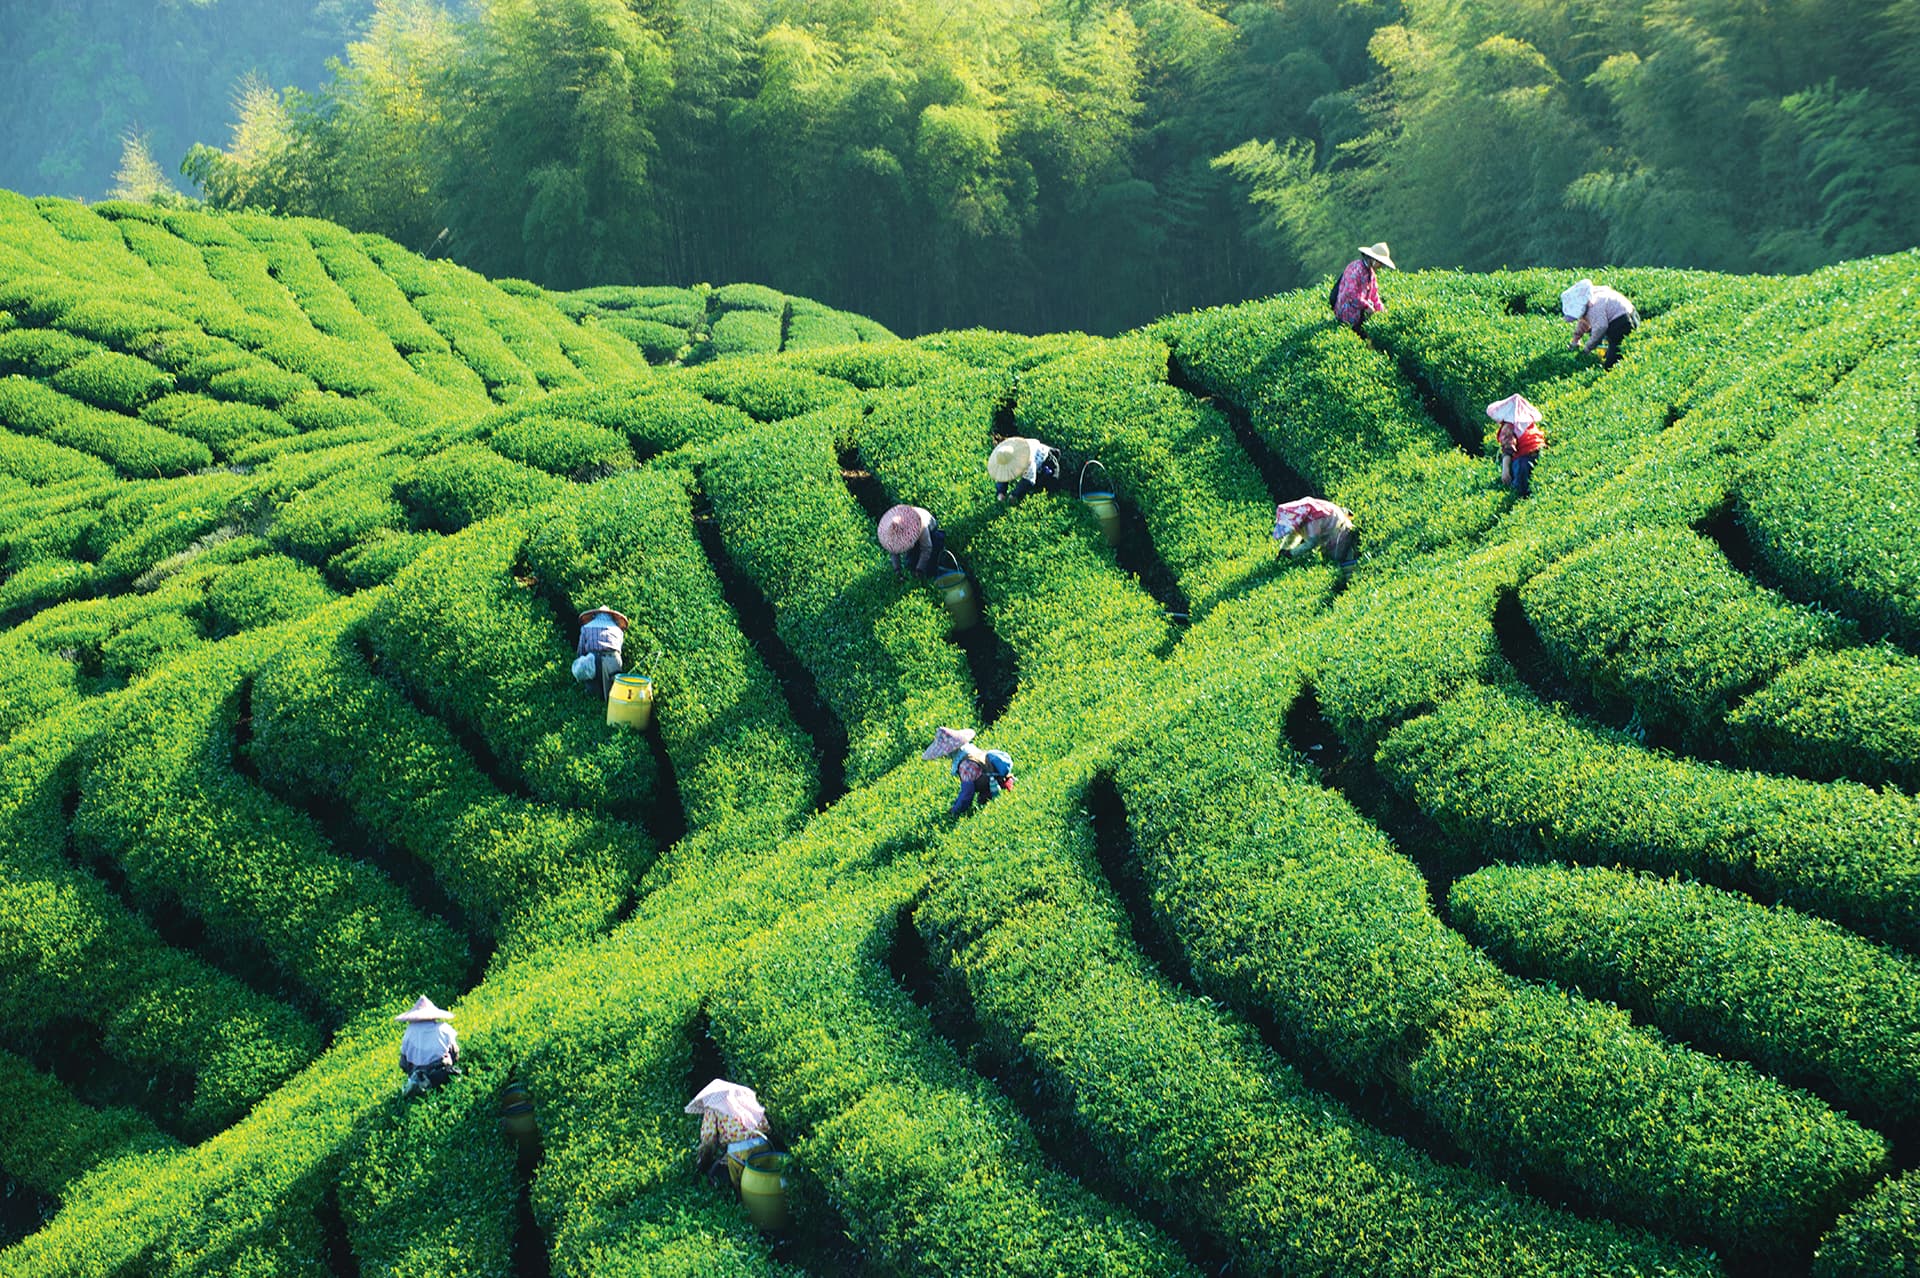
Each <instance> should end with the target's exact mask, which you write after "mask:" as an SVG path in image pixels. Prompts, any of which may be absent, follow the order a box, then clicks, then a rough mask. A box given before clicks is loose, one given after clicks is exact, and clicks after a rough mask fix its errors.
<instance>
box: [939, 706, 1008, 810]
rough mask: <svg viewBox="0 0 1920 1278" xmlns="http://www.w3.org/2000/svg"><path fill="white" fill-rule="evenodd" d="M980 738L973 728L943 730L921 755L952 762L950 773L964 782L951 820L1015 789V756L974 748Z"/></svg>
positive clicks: (999, 751) (1003, 751)
mask: <svg viewBox="0 0 1920 1278" xmlns="http://www.w3.org/2000/svg"><path fill="white" fill-rule="evenodd" d="M976 735H977V734H976V733H975V732H974V730H973V729H972V728H941V729H939V730H938V731H936V732H935V733H934V734H933V744H932V745H930V746H928V747H927V748H926V749H925V750H924V751H922V752H921V755H920V757H921V758H922V759H926V760H928V761H932V760H934V759H946V758H951V759H952V760H953V764H952V767H951V768H950V769H949V771H951V772H952V774H953V775H954V776H956V777H958V778H959V779H960V793H959V794H958V795H957V796H955V798H954V800H953V806H951V807H949V808H948V809H947V815H948V816H956V817H957V816H960V815H962V814H963V813H965V812H966V810H967V808H968V807H969V806H970V805H972V804H973V803H974V802H976V801H977V802H979V803H982V804H985V803H986V802H988V801H989V800H991V799H994V798H997V797H998V796H999V794H1000V792H1001V791H1002V790H1011V789H1013V782H1014V776H1013V756H1012V755H1010V754H1008V753H1007V752H1006V751H1005V750H983V749H981V748H980V747H978V746H976V745H974V744H973V738H974V737H975V736H976Z"/></svg>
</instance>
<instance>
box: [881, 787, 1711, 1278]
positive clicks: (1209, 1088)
mask: <svg viewBox="0 0 1920 1278" xmlns="http://www.w3.org/2000/svg"><path fill="white" fill-rule="evenodd" d="M1034 797H1036V796H1033V795H1030V794H1029V793H1027V792H1026V791H1024V790H1023V791H1022V793H1021V803H1020V806H1019V807H1017V808H1016V806H1015V805H1013V804H995V805H990V806H989V807H987V808H986V809H985V810H984V811H982V812H981V813H979V814H978V815H976V816H975V817H973V818H972V819H971V822H972V823H971V825H970V826H969V828H968V829H967V831H966V832H965V834H966V837H964V838H961V837H958V836H956V837H955V838H954V839H952V840H949V844H948V847H947V848H946V849H945V852H944V854H943V856H942V857H941V861H940V866H941V870H940V874H939V876H938V877H937V878H936V880H935V883H934V887H933V892H932V895H931V896H930V897H929V899H928V901H927V903H926V905H924V906H922V907H921V909H920V910H919V911H918V912H917V914H916V916H915V918H916V922H917V924H918V925H919V927H920V928H921V930H922V932H923V933H924V934H925V935H926V937H927V940H928V943H929V947H930V948H931V949H933V950H934V952H935V953H936V954H937V955H939V956H941V957H942V959H943V960H944V961H945V962H946V963H948V964H949V965H951V966H952V967H953V968H954V970H955V971H956V972H957V973H958V974H959V976H960V977H961V978H962V980H963V981H964V982H965V988H966V990H967V993H968V995H969V997H970V999H971V1002H972V1006H973V1010H974V1013H975V1015H976V1016H977V1017H978V1020H979V1023H980V1027H981V1031H982V1033H983V1036H984V1038H985V1040H986V1041H987V1042H988V1043H989V1044H990V1045H992V1046H993V1048H994V1050H996V1051H998V1052H1000V1053H1002V1054H1004V1055H1005V1056H1006V1057H1007V1058H1008V1059H1012V1060H1017V1061H1021V1062H1024V1063H1025V1065H1026V1066H1027V1068H1029V1069H1031V1070H1032V1071H1033V1073H1034V1075H1035V1076H1036V1078H1037V1080H1038V1083H1039V1090H1040V1097H1041V1099H1042V1100H1043V1101H1044V1102H1045V1103H1046V1104H1047V1105H1048V1107H1049V1108H1050V1109H1051V1110H1052V1111H1053V1112H1055V1113H1058V1114H1061V1115H1063V1116H1066V1117H1067V1118H1068V1119H1069V1120H1070V1122H1071V1126H1072V1130H1073V1131H1074V1132H1075V1133H1076V1134H1077V1136H1078V1138H1079V1139H1080V1140H1082V1141H1084V1142H1085V1143H1086V1147H1087V1148H1088V1150H1089V1152H1090V1154H1091V1155H1092V1156H1094V1157H1098V1158H1100V1159H1102V1160H1104V1161H1105V1163H1106V1165H1107V1167H1108V1169H1109V1172H1110V1174H1112V1175H1113V1176H1114V1177H1116V1178H1117V1179H1118V1180H1119V1181H1120V1183H1121V1184H1122V1185H1124V1186H1125V1187H1126V1188H1127V1190H1128V1191H1129V1192H1131V1193H1133V1194H1136V1195H1138V1196H1139V1198H1140V1200H1141V1201H1142V1202H1145V1203H1150V1204H1152V1205H1153V1207H1154V1208H1155V1209H1156V1211H1158V1212H1159V1213H1161V1214H1162V1215H1163V1216H1164V1217H1165V1218H1166V1219H1167V1220H1168V1222H1169V1224H1170V1225H1171V1226H1172V1227H1174V1228H1175V1229H1177V1230H1178V1231H1179V1232H1181V1233H1186V1234H1192V1235H1197V1236H1203V1237H1208V1238H1211V1239H1213V1240H1214V1241H1215V1242H1216V1243H1217V1244H1218V1245H1219V1246H1220V1247H1222V1248H1223V1249H1224V1250H1225V1251H1226V1252H1227V1254H1228V1255H1229V1256H1230V1257H1231V1258H1232V1259H1233V1260H1234V1261H1235V1262H1236V1264H1238V1265H1241V1266H1244V1267H1246V1268H1247V1269H1248V1270H1250V1271H1266V1270H1280V1271H1299V1272H1352V1273H1376V1274H1383V1275H1386V1274H1407V1275H1441V1274H1463V1275H1464V1274H1475V1275H1479V1274H1487V1273H1500V1274H1508V1275H1523V1274H1539V1275H1542V1276H1543V1278H1544V1276H1545V1275H1554V1276H1555V1278H1566V1276H1567V1275H1575V1274H1594V1275H1600V1274H1608V1275H1622V1274H1632V1273H1648V1274H1654V1273H1658V1274H1672V1275H1677V1274H1684V1273H1699V1274H1706V1273H1712V1272H1716V1268H1715V1266H1714V1265H1713V1264H1712V1262H1711V1261H1710V1260H1709V1259H1708V1258H1706V1257H1704V1256H1701V1255H1697V1254H1689V1253H1687V1252H1685V1251H1682V1250H1680V1249H1678V1248H1675V1247H1673V1246H1671V1245H1669V1244H1663V1243H1658V1242H1655V1241H1654V1240H1652V1239H1649V1238H1646V1237H1644V1236H1641V1235H1636V1234H1632V1233H1627V1232H1623V1231H1619V1230H1616V1229H1613V1228H1610V1227H1608V1226H1605V1225H1601V1224H1595V1223H1590V1222H1584V1221H1578V1220H1574V1219H1572V1218H1570V1217H1566V1216H1561V1215H1558V1214H1556V1213H1554V1212H1552V1211H1550V1210H1548V1209H1546V1208H1544V1207H1542V1206H1540V1205H1538V1204H1537V1203H1532V1202H1528V1201H1526V1200H1524V1199H1521V1198H1519V1197H1517V1196H1515V1195H1513V1194H1511V1193H1510V1192H1508V1191H1506V1190H1504V1189H1502V1188H1501V1187H1499V1186H1497V1185H1495V1184H1493V1183H1491V1182H1489V1181H1487V1180H1484V1179H1482V1178H1480V1177H1477V1176H1473V1175H1470V1174H1467V1173H1462V1172H1458V1171H1455V1170H1452V1169H1447V1168H1442V1167H1439V1166H1436V1165H1435V1164H1434V1163H1432V1162H1431V1161H1430V1160H1428V1159H1427V1158H1425V1157H1423V1156H1421V1155H1420V1154H1418V1153H1415V1152H1414V1151H1412V1150H1410V1149H1408V1148H1407V1147H1406V1146H1404V1145H1402V1144H1400V1143H1399V1142H1397V1141H1394V1140H1392V1139H1390V1138H1388V1137H1385V1136H1382V1135H1380V1134H1379V1133H1377V1132H1374V1131H1372V1130H1371V1129H1368V1128H1366V1127H1364V1126H1362V1125H1360V1124H1358V1123H1356V1122H1355V1121H1354V1120H1353V1119H1352V1118H1351V1117H1349V1116H1348V1115H1347V1114H1346V1113H1345V1112H1344V1111H1343V1110H1342V1109H1341V1108H1340V1107H1339V1106H1338V1105H1337V1104H1336V1103H1334V1102H1333V1101H1331V1100H1329V1099H1327V1098H1326V1097H1324V1096H1321V1095H1319V1094H1317V1093H1314V1092H1311V1091H1309V1090H1307V1089H1306V1088H1305V1087H1303V1086H1302V1085H1301V1084H1300V1082H1299V1081H1298V1079H1297V1078H1296V1077H1295V1076H1294V1074H1293V1072H1292V1071H1291V1070H1290V1069H1288V1068H1287V1067H1286V1066H1285V1065H1283V1064H1281V1063H1280V1062H1279V1061H1277V1060H1275V1059H1274V1058H1273V1057H1272V1056H1271V1055H1270V1054H1269V1053H1267V1052H1266V1051H1264V1050H1263V1049H1261V1048H1260V1047H1259V1046H1258V1045H1257V1044H1255V1043H1254V1042H1253V1041H1252V1038H1251V1035H1250V1034H1249V1033H1248V1032H1247V1030H1246V1029H1245V1028H1244V1027H1243V1026H1240V1025H1237V1024H1235V1023H1233V1022H1230V1021H1228V1020H1226V1019H1225V1018H1224V1017H1223V1016H1222V1015H1221V1013H1219V1012H1218V1011H1216V1010H1214V1009H1212V1008H1210V1007H1208V1006H1206V1005H1205V1004H1202V1003H1199V1002H1196V1001H1194V1000H1192V999H1188V998H1184V997H1182V996H1180V995H1178V994H1176V993H1175V992H1174V991H1173V990H1172V989H1171V988H1170V987H1169V986H1168V985H1167V984H1166V983H1165V982H1164V981H1163V980H1160V979H1156V978H1155V977H1153V976H1152V975H1150V974H1149V973H1148V972H1147V971H1146V970H1144V968H1143V967H1142V965H1141V963H1140V960H1139V959H1138V958H1137V957H1136V956H1135V955H1134V952H1133V947H1132V946H1131V944H1130V943H1129V942H1128V940H1127V938H1126V925H1125V923H1124V921H1123V920H1122V916H1121V913H1120V910H1119V907H1118V906H1117V905H1116V904H1115V903H1114V902H1113V901H1112V900H1111V899H1109V898H1107V897H1106V896H1105V895H1104V894H1103V893H1101V892H1099V891H1098V890H1097V889H1096V888H1094V887H1093V874H1094V871H1093V870H1092V869H1091V867H1092V865H1093V860H1092V850H1091V847H1090V837H1089V834H1088V832H1087V829H1086V825H1085V822H1084V821H1079V820H1074V821H1069V822H1066V823H1064V824H1053V823H1048V822H1045V821H1043V820H1038V819H1030V818H1028V817H1027V809H1028V807H1029V806H1030V801H1031V800H1032V799H1033V798H1034Z"/></svg>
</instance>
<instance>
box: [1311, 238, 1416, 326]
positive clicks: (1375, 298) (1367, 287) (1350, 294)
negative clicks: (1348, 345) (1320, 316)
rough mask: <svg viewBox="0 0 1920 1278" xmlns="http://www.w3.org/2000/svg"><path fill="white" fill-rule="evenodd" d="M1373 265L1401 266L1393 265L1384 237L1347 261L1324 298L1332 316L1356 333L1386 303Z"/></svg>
mask: <svg viewBox="0 0 1920 1278" xmlns="http://www.w3.org/2000/svg"><path fill="white" fill-rule="evenodd" d="M1375 266H1384V267H1386V268H1387V269H1388V270H1389V271H1397V270H1399V269H1400V268H1399V267H1397V266H1395V265H1394V264H1393V255H1392V254H1391V253H1389V252H1388V251H1387V242H1386V241H1385V240H1382V241H1380V242H1379V243H1378V244H1370V245H1368V246H1366V247H1365V248H1362V249H1361V250H1360V256H1359V257H1356V258H1355V259H1353V261H1351V262H1349V263H1347V269H1346V270H1344V271H1342V272H1341V273H1340V278H1339V279H1338V280H1336V281H1335V282H1334V285H1333V292H1332V293H1331V294H1330V295H1329V296H1328V298H1327V302H1328V304H1329V305H1331V306H1332V307H1333V317H1334V318H1335V319H1336V320H1339V321H1340V322H1341V323H1342V324H1345V325H1346V326H1347V327H1348V328H1350V329H1352V330H1353V331H1354V332H1356V333H1358V332H1360V331H1361V330H1362V329H1363V328H1365V327H1366V323H1367V319H1368V317H1369V316H1371V315H1373V314H1375V313H1376V312H1378V311H1384V310H1386V309H1387V307H1386V303H1384V302H1382V301H1381V300H1380V284H1379V281H1378V280H1377V279H1376V278H1375V277H1374V270H1373V268H1374V267H1375Z"/></svg>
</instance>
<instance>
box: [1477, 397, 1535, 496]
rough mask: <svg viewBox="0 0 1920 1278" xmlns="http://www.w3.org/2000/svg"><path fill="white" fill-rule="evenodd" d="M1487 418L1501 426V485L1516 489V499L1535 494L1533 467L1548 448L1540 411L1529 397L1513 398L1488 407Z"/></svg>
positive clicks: (1514, 492) (1499, 435) (1499, 434)
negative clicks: (1541, 451) (1528, 399)
mask: <svg viewBox="0 0 1920 1278" xmlns="http://www.w3.org/2000/svg"><path fill="white" fill-rule="evenodd" d="M1487 416H1488V417H1491V418H1492V419H1493V420H1494V421H1496V422H1499V423H1500V429H1499V432H1498V439H1499V441H1500V482H1501V483H1503V484H1505V485H1506V486H1507V487H1508V488H1511V489H1512V490H1513V495H1514V496H1515V497H1525V496H1527V495H1528V494H1530V493H1531V492H1532V491H1533V466H1534V463H1535V462H1537V461H1539V460H1540V450H1541V449H1543V448H1545V447H1546V446H1547V437H1546V434H1545V433H1544V432H1543V431H1542V430H1541V429H1540V410H1539V409H1537V408H1535V407H1534V406H1533V405H1532V404H1529V403H1528V402H1527V397H1526V396H1525V395H1509V396H1507V397H1506V398H1505V399H1503V400H1498V401H1496V402H1495V403H1492V404H1488V405H1487Z"/></svg>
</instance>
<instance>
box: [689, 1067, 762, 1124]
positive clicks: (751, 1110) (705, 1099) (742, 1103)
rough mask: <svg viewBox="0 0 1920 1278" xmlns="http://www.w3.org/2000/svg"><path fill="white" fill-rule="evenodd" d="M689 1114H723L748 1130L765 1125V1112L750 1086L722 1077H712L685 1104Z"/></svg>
mask: <svg viewBox="0 0 1920 1278" xmlns="http://www.w3.org/2000/svg"><path fill="white" fill-rule="evenodd" d="M685 1112H686V1113H689V1114H725V1115H726V1116H727V1117H728V1118H731V1119H734V1120H735V1121H737V1122H738V1123H739V1124H740V1125H741V1126H742V1127H745V1128H746V1129H747V1130H748V1131H750V1132H751V1131H764V1130H766V1126H767V1111H766V1110H765V1109H764V1108H762V1107H761V1104H760V1098H759V1097H758V1096H757V1095H755V1094H754V1090H753V1089H752V1088H751V1087H744V1086H742V1085H741V1084H739V1083H729V1082H728V1081H727V1080H726V1079H724V1078H716V1079H714V1080H713V1081H712V1082H711V1083H708V1084H707V1085H706V1086H705V1087H703V1088H701V1089H700V1091H699V1092H698V1093H697V1094H696V1095H695V1096H694V1098H693V1099H692V1100H690V1101H688V1102H687V1107H686V1111H685Z"/></svg>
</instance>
